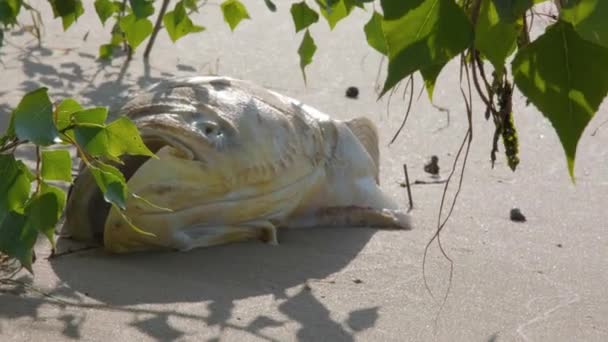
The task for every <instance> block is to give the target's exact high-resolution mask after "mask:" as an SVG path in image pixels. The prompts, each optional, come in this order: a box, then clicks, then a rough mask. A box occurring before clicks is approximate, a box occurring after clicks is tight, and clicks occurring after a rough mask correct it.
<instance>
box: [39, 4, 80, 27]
mask: <svg viewBox="0 0 608 342" xmlns="http://www.w3.org/2000/svg"><path fill="white" fill-rule="evenodd" d="M48 1H49V3H50V4H51V7H52V8H53V15H54V16H55V18H59V17H61V22H62V23H63V30H64V31H65V30H67V29H68V28H69V27H70V26H71V25H72V24H73V23H74V22H75V21H76V20H77V19H78V17H80V16H81V15H82V14H83V13H84V8H83V7H82V1H81V0H48Z"/></svg>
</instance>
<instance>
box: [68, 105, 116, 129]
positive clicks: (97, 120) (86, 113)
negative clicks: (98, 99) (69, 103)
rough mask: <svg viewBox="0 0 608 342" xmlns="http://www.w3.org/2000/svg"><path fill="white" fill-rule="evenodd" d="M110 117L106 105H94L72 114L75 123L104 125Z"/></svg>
mask: <svg viewBox="0 0 608 342" xmlns="http://www.w3.org/2000/svg"><path fill="white" fill-rule="evenodd" d="M107 118H108V109H107V108H106V107H94V108H87V109H84V110H80V111H78V112H75V113H73V114H72V120H73V121H74V123H75V124H90V125H100V126H101V125H103V124H104V123H105V122H106V119H107Z"/></svg>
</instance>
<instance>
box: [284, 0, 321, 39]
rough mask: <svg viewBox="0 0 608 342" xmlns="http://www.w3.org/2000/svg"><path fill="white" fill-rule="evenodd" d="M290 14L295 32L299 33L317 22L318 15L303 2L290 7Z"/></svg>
mask: <svg viewBox="0 0 608 342" xmlns="http://www.w3.org/2000/svg"><path fill="white" fill-rule="evenodd" d="M290 12H291V17H292V19H293V23H294V25H295V26H296V32H300V31H301V30H303V29H305V28H307V27H308V26H310V25H312V24H314V23H316V22H317V21H319V15H318V14H317V12H315V11H314V10H313V9H312V8H310V7H308V5H307V4H306V2H304V1H302V2H299V3H297V4H293V5H291V9H290Z"/></svg>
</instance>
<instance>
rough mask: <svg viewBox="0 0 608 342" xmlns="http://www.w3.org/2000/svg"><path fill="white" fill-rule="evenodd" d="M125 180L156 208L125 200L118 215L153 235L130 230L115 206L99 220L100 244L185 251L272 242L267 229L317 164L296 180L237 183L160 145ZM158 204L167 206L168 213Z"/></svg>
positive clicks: (310, 180) (288, 208)
mask: <svg viewBox="0 0 608 342" xmlns="http://www.w3.org/2000/svg"><path fill="white" fill-rule="evenodd" d="M157 156H158V157H159V159H149V160H148V161H147V162H146V163H144V164H143V165H142V166H141V167H140V168H139V169H138V170H137V172H136V173H135V174H134V175H133V176H132V178H131V179H130V180H129V184H128V185H129V189H130V191H133V192H134V193H137V194H138V195H139V196H141V197H143V198H145V199H146V200H147V201H149V202H151V203H153V204H154V205H155V206H156V207H151V206H149V205H147V203H143V202H141V201H138V200H137V199H133V198H130V199H129V200H128V201H127V208H126V211H125V212H124V214H125V215H126V216H127V217H128V218H129V220H130V221H131V223H132V224H134V225H135V226H137V227H139V228H141V229H142V230H144V231H146V232H148V233H150V234H152V235H153V236H148V235H144V234H141V233H138V232H136V231H134V230H133V229H132V228H131V227H129V225H128V224H127V223H126V222H125V221H124V219H123V216H122V215H121V214H120V213H119V212H118V210H117V209H116V208H111V209H110V212H109V214H108V217H107V219H106V222H105V224H104V246H105V248H106V249H107V250H110V251H112V252H118V253H123V252H131V251H141V250H151V249H180V250H182V249H190V248H192V246H193V245H196V246H198V247H201V246H212V245H216V244H223V243H228V242H236V241H241V240H246V239H251V238H259V239H261V240H266V241H276V238H268V237H269V236H270V237H272V236H274V235H275V234H274V233H272V232H274V231H275V230H276V228H277V227H278V226H279V225H280V222H283V220H284V218H285V217H286V215H288V213H290V212H292V211H293V209H294V208H295V207H297V205H299V203H300V201H301V198H302V194H303V191H302V190H303V189H306V188H309V187H310V186H312V185H314V184H315V182H316V180H317V179H318V178H317V176H319V175H320V174H321V173H322V168H316V169H311V170H307V171H306V172H302V174H300V175H299V176H298V177H297V178H291V177H288V178H284V179H282V180H279V181H277V180H276V179H275V180H269V181H267V182H263V183H254V184H243V185H242V186H239V185H237V184H234V183H231V182H225V178H224V177H223V172H222V171H224V170H223V169H221V168H218V169H219V170H218V169H216V168H213V170H211V173H206V172H205V171H206V170H207V168H204V167H203V168H201V165H200V163H199V162H198V161H195V160H186V159H182V158H180V157H179V156H177V155H176V151H175V149H174V148H172V147H164V148H161V149H160V150H159V151H158V153H157ZM162 208H169V209H171V210H170V211H167V210H163V209H162Z"/></svg>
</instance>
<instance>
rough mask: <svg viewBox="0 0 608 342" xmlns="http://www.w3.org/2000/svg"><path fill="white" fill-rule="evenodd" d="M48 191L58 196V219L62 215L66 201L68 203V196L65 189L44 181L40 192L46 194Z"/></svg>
mask: <svg viewBox="0 0 608 342" xmlns="http://www.w3.org/2000/svg"><path fill="white" fill-rule="evenodd" d="M46 193H53V195H54V196H55V197H56V198H57V205H58V209H57V214H58V215H57V219H59V218H60V217H61V215H62V214H63V209H64V208H65V203H66V198H67V197H66V194H65V191H64V190H62V189H60V188H58V187H56V186H54V185H50V184H48V183H46V182H42V183H40V194H46Z"/></svg>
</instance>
